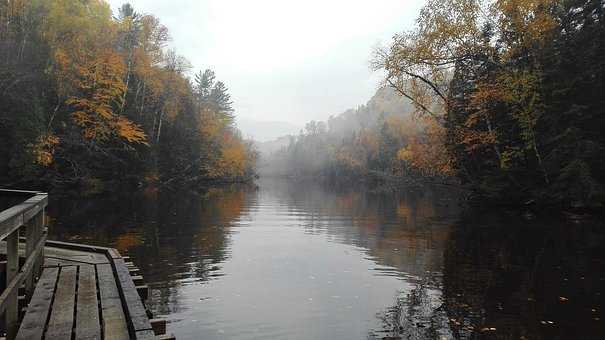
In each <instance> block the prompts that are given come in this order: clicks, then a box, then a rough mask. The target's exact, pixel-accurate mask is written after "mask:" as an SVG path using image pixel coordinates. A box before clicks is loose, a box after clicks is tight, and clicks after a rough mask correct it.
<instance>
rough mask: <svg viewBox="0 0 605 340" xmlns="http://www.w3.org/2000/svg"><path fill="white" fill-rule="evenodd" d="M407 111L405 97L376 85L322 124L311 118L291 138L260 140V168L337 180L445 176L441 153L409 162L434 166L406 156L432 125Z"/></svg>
mask: <svg viewBox="0 0 605 340" xmlns="http://www.w3.org/2000/svg"><path fill="white" fill-rule="evenodd" d="M412 111H413V107H412V105H411V102H410V101H409V100H408V99H406V98H404V97H401V96H400V95H398V94H397V93H396V92H395V91H394V90H393V89H391V88H389V87H384V88H381V89H379V90H378V91H377V92H376V94H375V95H374V96H373V97H372V98H371V99H370V100H369V101H368V103H367V104H365V105H362V106H360V107H358V108H357V109H352V110H348V111H346V112H344V113H342V114H340V115H337V116H332V117H330V119H329V120H328V121H327V123H324V122H315V121H312V122H310V123H308V124H307V125H306V126H305V129H304V130H302V131H301V132H300V134H299V135H297V136H290V137H289V138H281V139H279V140H277V141H274V142H270V143H263V144H261V146H260V150H261V151H264V152H263V154H264V157H263V162H262V166H261V167H260V171H261V173H263V174H271V175H281V176H284V175H285V176H294V177H299V178H312V177H313V178H317V177H323V178H325V179H329V180H337V181H341V182H342V181H354V180H358V179H370V178H372V179H378V180H382V179H385V180H389V179H403V178H405V179H417V178H422V179H426V178H427V177H431V178H434V179H435V178H436V179H438V180H444V179H449V177H448V176H449V175H450V174H451V169H450V168H447V166H448V164H447V163H446V162H445V161H446V160H447V157H445V155H441V157H442V158H443V159H442V160H437V159H421V158H420V157H416V158H415V159H414V160H413V161H414V163H413V164H417V163H420V162H427V163H430V164H431V165H433V164H439V166H431V167H429V166H427V167H414V166H412V165H413V164H412V163H411V162H410V159H409V158H408V157H409V154H410V152H411V150H417V149H419V148H424V147H426V145H427V144H426V143H425V142H426V141H427V140H428V139H429V138H431V135H430V131H431V129H432V128H431V124H430V123H431V122H430V121H427V122H423V121H419V120H417V119H414V118H413V116H412ZM274 144H280V145H281V148H278V145H274ZM430 145H433V144H430ZM275 149H277V151H274V150H275ZM420 155H427V156H434V155H433V154H429V153H421V154H420Z"/></svg>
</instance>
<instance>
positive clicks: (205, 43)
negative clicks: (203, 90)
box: [109, 0, 423, 125]
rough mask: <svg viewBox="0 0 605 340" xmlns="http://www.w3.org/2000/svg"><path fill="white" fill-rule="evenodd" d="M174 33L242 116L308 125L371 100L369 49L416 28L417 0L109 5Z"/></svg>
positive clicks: (168, 0) (162, 0) (151, 0)
mask: <svg viewBox="0 0 605 340" xmlns="http://www.w3.org/2000/svg"><path fill="white" fill-rule="evenodd" d="M124 2H130V4H131V5H132V6H133V7H134V8H135V10H136V11H137V12H140V13H147V14H153V15H155V16H157V17H159V18H160V21H161V22H162V23H163V24H164V25H165V26H167V27H168V29H169V31H170V34H171V37H172V43H171V45H172V47H174V48H175V49H176V51H177V53H179V54H180V55H183V56H184V57H185V58H187V59H188V60H189V61H190V62H191V63H192V65H193V67H194V70H195V71H197V70H201V69H206V68H211V69H213V70H214V71H215V72H216V75H217V79H219V80H222V81H223V82H225V83H226V85H227V86H228V87H229V89H230V93H231V96H232V99H233V101H234V103H235V108H236V114H237V116H238V117H241V118H244V119H248V120H258V121H283V122H290V123H294V124H296V125H302V124H303V123H305V122H307V121H309V120H324V119H327V117H328V116H329V115H331V114H338V113H340V112H342V111H344V110H346V109H348V108H352V107H356V106H357V105H359V104H363V103H365V102H366V101H367V100H368V99H369V98H370V97H371V95H372V94H373V93H374V91H375V90H376V88H377V86H378V82H379V80H380V75H379V74H376V73H374V72H372V71H371V70H370V69H369V65H368V63H369V59H370V56H371V52H372V49H373V47H375V46H376V45H377V44H386V43H388V42H389V40H390V38H391V37H392V35H393V34H394V33H396V32H400V31H402V30H404V29H405V28H409V27H411V26H412V25H413V22H414V19H415V18H416V16H417V14H418V11H419V9H420V6H421V4H422V3H423V1H421V0H366V1H357V0H129V1H122V0H109V3H110V5H111V7H112V9H113V10H114V12H117V8H118V7H119V6H120V5H121V4H122V3H124Z"/></svg>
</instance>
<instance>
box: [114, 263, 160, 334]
mask: <svg viewBox="0 0 605 340" xmlns="http://www.w3.org/2000/svg"><path fill="white" fill-rule="evenodd" d="M113 262H114V266H115V270H116V274H117V275H118V281H119V282H120V286H121V290H122V294H123V297H124V300H125V302H126V308H127V309H128V310H127V312H128V317H129V319H130V322H131V324H132V326H133V328H134V330H135V331H142V330H149V329H152V327H151V323H149V318H148V317H147V311H146V310H145V306H144V305H143V301H141V298H140V297H139V293H138V292H137V289H136V288H135V285H134V282H132V279H131V278H130V273H129V271H128V268H127V267H126V265H125V263H124V260H123V259H114V260H113Z"/></svg>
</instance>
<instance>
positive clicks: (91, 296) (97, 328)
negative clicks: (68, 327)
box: [76, 265, 101, 340]
mask: <svg viewBox="0 0 605 340" xmlns="http://www.w3.org/2000/svg"><path fill="white" fill-rule="evenodd" d="M77 296H78V302H77V306H76V340H84V339H86V340H92V339H101V322H100V320H99V305H98V301H97V278H96V273H95V267H94V266H93V265H81V266H80V273H79V275H78V295H77Z"/></svg>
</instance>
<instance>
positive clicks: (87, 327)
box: [0, 194, 174, 340]
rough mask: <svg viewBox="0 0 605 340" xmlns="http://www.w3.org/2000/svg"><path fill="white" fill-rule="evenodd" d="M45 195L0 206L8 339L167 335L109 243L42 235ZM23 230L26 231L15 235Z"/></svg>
mask: <svg viewBox="0 0 605 340" xmlns="http://www.w3.org/2000/svg"><path fill="white" fill-rule="evenodd" d="M46 202H47V198H46V195H45V194H36V196H34V198H30V199H28V200H27V201H25V202H24V203H22V204H20V205H18V206H15V207H11V208H9V209H7V210H4V211H1V212H0V240H2V241H0V275H3V276H5V282H6V284H5V286H4V287H3V289H1V290H0V291H1V292H2V293H1V294H0V307H1V311H3V312H4V314H5V327H6V332H7V335H6V336H7V338H8V339H11V340H12V339H24V340H25V339H34V340H36V339H49V340H63V339H65V340H71V339H76V340H80V339H81V340H84V339H86V340H92V339H111V340H122V339H174V337H173V336H168V335H165V332H166V322H165V321H164V320H154V319H151V318H150V315H149V313H148V312H147V311H146V309H145V305H144V301H145V299H146V298H147V287H146V286H145V285H144V284H143V282H142V277H140V276H137V275H134V276H133V275H131V273H136V272H137V271H138V269H136V268H134V266H133V265H132V264H131V263H129V262H127V260H128V259H127V258H124V257H122V256H121V255H120V254H119V253H118V251H116V250H115V249H113V248H104V247H95V246H87V245H81V244H74V243H65V242H56V241H47V240H46V231H45V228H44V220H45V216H44V207H45V206H46ZM20 229H25V230H24V231H25V234H26V237H20Z"/></svg>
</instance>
